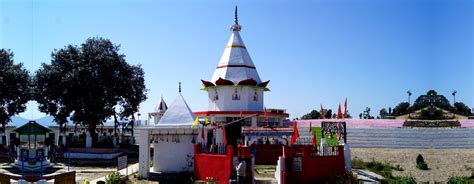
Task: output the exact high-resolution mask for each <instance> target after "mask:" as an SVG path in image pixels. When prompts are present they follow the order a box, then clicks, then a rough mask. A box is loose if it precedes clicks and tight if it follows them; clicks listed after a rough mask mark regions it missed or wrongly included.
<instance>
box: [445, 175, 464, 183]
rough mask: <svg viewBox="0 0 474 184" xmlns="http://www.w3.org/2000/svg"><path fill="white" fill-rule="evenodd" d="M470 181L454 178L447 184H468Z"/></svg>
mask: <svg viewBox="0 0 474 184" xmlns="http://www.w3.org/2000/svg"><path fill="white" fill-rule="evenodd" d="M467 183H468V180H467V178H465V177H460V176H454V177H450V178H449V179H448V182H447V184H467Z"/></svg>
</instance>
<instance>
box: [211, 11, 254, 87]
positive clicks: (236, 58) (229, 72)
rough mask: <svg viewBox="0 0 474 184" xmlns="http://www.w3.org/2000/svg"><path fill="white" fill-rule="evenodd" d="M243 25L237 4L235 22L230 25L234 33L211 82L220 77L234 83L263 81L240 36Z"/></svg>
mask: <svg viewBox="0 0 474 184" xmlns="http://www.w3.org/2000/svg"><path fill="white" fill-rule="evenodd" d="M241 29H242V27H241V26H240V25H239V19H238V15H237V6H236V7H235V15H234V24H233V25H232V26H231V27H230V30H231V31H232V35H231V36H230V39H229V42H227V45H226V48H225V49H224V53H222V56H221V59H220V61H219V64H217V68H216V70H215V72H214V75H213V76H212V79H211V81H210V82H212V83H214V84H215V82H216V81H217V80H218V79H219V78H222V79H225V80H229V81H232V82H233V83H234V84H238V83H239V82H241V81H243V80H247V79H253V80H255V81H256V82H257V84H260V83H262V81H261V80H260V77H259V75H258V73H257V69H256V68H255V65H254V64H253V61H252V58H250V54H249V53H248V51H247V48H246V46H245V44H244V42H243V40H242V38H241V37H240V34H239V31H240V30H241Z"/></svg>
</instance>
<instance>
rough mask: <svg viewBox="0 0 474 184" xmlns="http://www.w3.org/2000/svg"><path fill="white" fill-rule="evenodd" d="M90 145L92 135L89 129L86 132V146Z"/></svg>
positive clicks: (89, 146)
mask: <svg viewBox="0 0 474 184" xmlns="http://www.w3.org/2000/svg"><path fill="white" fill-rule="evenodd" d="M91 147H92V137H91V134H90V133H89V131H88V132H87V133H86V148H91Z"/></svg>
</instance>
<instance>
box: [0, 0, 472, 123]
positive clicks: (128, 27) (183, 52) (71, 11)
mask: <svg viewBox="0 0 474 184" xmlns="http://www.w3.org/2000/svg"><path fill="white" fill-rule="evenodd" d="M234 5H238V7H239V21H240V24H241V25H242V26H243V27H242V31H241V35H242V37H243V40H244V42H245V44H246V45H247V49H248V50H249V52H250V55H251V57H252V59H253V61H254V63H255V65H256V67H257V70H258V72H259V74H260V77H261V78H262V80H271V82H270V85H269V88H270V89H271V92H267V93H266V96H265V104H266V106H267V107H274V108H285V109H288V112H289V113H290V115H291V117H292V118H293V117H298V116H301V115H303V114H304V113H306V112H309V111H310V110H312V109H319V105H320V104H323V106H324V107H325V108H332V109H333V110H335V109H337V105H338V103H341V104H342V103H344V99H345V98H346V97H347V98H348V103H349V112H350V113H351V114H352V115H353V116H358V114H359V113H360V112H362V111H363V109H364V108H365V107H370V108H371V109H372V113H371V114H372V115H378V111H379V110H380V109H381V108H382V107H394V106H395V105H397V104H398V103H399V102H401V101H406V100H407V94H406V91H407V90H411V91H412V92H413V96H412V98H414V97H416V96H418V95H421V94H423V93H425V92H426V91H428V90H429V89H435V90H437V91H438V92H439V93H441V94H444V95H446V96H447V97H448V99H450V100H452V96H451V92H452V91H453V90H454V89H455V90H457V91H458V93H457V96H456V99H457V101H464V102H465V103H466V104H467V105H469V106H470V107H473V106H474V74H473V73H474V1H464V0H386V1H380V0H353V1H348V0H319V1H270V0H263V1H250V0H249V1H225V2H224V1H220V0H213V1H171V0H167V1H115V0H114V1H92V0H89V1H69V0H68V1H66V0H65V1H59V0H54V1H53V0H41V1H34V0H29V1H24V0H0V17H1V19H0V47H1V48H6V49H11V50H12V51H13V52H14V54H15V57H14V59H15V62H16V63H19V62H21V63H24V64H25V66H26V68H27V69H28V70H30V71H31V72H34V71H36V70H37V69H38V68H39V67H40V64H41V63H43V62H44V63H49V62H50V60H51V56H50V55H51V52H52V51H53V50H54V49H59V48H62V47H64V46H65V45H67V44H76V45H79V44H81V43H83V42H84V41H85V40H86V39H87V38H88V37H95V36H99V37H104V38H109V39H111V40H112V42H114V43H116V44H120V45H121V52H122V53H123V54H125V55H126V56H127V57H126V59H127V61H128V62H129V63H131V64H142V66H143V68H144V69H145V74H146V85H147V88H148V89H149V92H148V100H147V101H146V102H144V103H143V104H142V105H141V113H142V117H141V118H142V119H144V118H145V117H146V116H144V115H145V114H146V113H148V112H151V111H153V109H154V106H155V105H156V103H157V102H158V101H159V99H160V96H161V95H163V97H164V99H165V100H166V101H167V102H168V104H170V103H171V101H172V100H173V99H174V98H175V96H176V95H177V91H178V82H180V81H181V82H182V83H183V96H184V97H185V99H186V100H187V102H188V104H189V106H190V107H191V109H192V110H193V111H201V110H206V108H207V95H206V93H205V92H204V91H200V90H199V89H200V88H201V87H202V86H201V82H200V79H205V80H210V78H211V76H212V74H213V72H214V69H215V67H216V65H217V63H218V61H219V58H220V56H221V54H222V52H223V50H224V48H225V45H226V43H227V41H228V39H229V36H230V34H231V32H230V31H229V26H230V25H231V24H232V21H233V8H234ZM36 109H37V107H36V105H35V104H34V103H33V102H31V103H29V105H28V111H27V112H25V113H23V114H21V116H23V117H25V118H30V119H34V118H38V117H42V116H43V115H44V114H41V113H39V112H38V111H37V110H36Z"/></svg>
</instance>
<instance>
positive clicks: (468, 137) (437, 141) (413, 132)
mask: <svg viewBox="0 0 474 184" xmlns="http://www.w3.org/2000/svg"><path fill="white" fill-rule="evenodd" d="M347 142H348V144H349V145H350V146H351V147H352V148H419V149H428V148H436V149H446V148H474V128H348V129H347Z"/></svg>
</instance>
